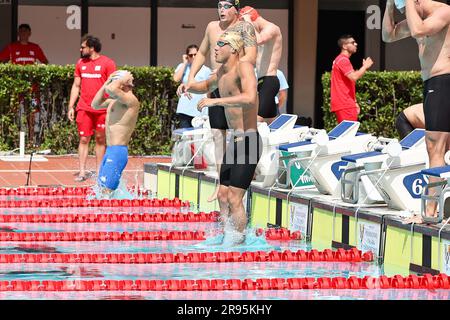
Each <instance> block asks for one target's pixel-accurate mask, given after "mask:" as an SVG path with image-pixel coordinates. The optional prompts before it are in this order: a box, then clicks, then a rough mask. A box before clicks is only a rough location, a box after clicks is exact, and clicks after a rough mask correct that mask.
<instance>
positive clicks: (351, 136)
mask: <svg viewBox="0 0 450 320" xmlns="http://www.w3.org/2000/svg"><path fill="white" fill-rule="evenodd" d="M359 126H360V123H359V122H353V121H343V122H342V123H340V124H339V125H338V126H337V127H336V128H334V129H333V130H332V131H330V133H329V134H326V133H325V132H324V131H319V132H317V133H316V135H315V136H314V137H313V138H312V140H311V141H304V142H300V143H298V144H294V145H290V146H287V147H286V146H283V147H281V148H280V149H283V148H285V150H287V151H289V152H293V153H295V154H296V157H295V158H293V159H292V160H290V161H289V163H288V168H287V169H288V172H290V170H291V167H292V166H293V165H294V164H295V163H299V164H300V166H301V167H302V168H303V169H304V170H305V171H308V172H309V173H310V174H311V176H312V178H313V181H314V184H315V186H316V188H317V189H318V190H319V192H320V193H322V194H329V195H332V196H334V197H338V196H339V195H340V184H339V180H340V178H341V175H342V173H343V171H344V169H345V168H346V167H347V162H345V161H342V159H341V158H342V156H344V155H346V154H352V153H355V152H361V151H367V150H368V146H369V145H370V143H372V142H373V141H375V140H376V138H375V137H373V136H372V135H370V134H358V129H359ZM294 183H295V182H294Z"/></svg>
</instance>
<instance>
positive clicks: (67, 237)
mask: <svg viewBox="0 0 450 320" xmlns="http://www.w3.org/2000/svg"><path fill="white" fill-rule="evenodd" d="M256 234H257V235H262V231H261V229H258V230H257V231H256ZM265 237H266V239H267V240H279V241H291V240H300V239H301V238H302V235H301V233H300V232H299V231H296V232H290V231H289V230H287V229H268V230H266V231H265ZM174 240H206V238H205V232H203V231H135V232H132V233H129V232H103V231H100V232H0V242H4V241H18V242H20V241H26V242H30V241H33V242H42V241H52V242H57V241H174Z"/></svg>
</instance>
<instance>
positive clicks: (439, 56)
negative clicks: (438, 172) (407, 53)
mask: <svg viewBox="0 0 450 320" xmlns="http://www.w3.org/2000/svg"><path fill="white" fill-rule="evenodd" d="M398 2H399V3H400V2H401V1H398ZM395 6H396V4H395V2H394V0H388V1H387V4H386V12H385V15H384V19H383V40H384V41H385V42H395V41H398V40H401V39H404V38H408V37H413V38H415V39H416V40H417V43H418V45H419V59H420V65H421V69H422V70H421V72H422V79H423V81H424V95H423V96H424V102H423V105H424V106H423V110H424V114H425V129H426V144H427V151H428V157H429V159H430V167H432V168H433V167H441V166H445V153H446V152H447V151H448V150H449V149H450V121H449V119H450V94H449V92H450V90H449V88H450V58H449V57H450V28H449V26H450V6H448V5H446V4H444V3H441V2H438V1H432V0H406V1H405V2H404V4H403V6H402V7H403V8H404V9H405V12H406V19H405V20H403V21H401V22H399V23H395V20H394V10H395ZM403 8H402V9H400V8H399V10H403ZM437 181H439V179H436V178H430V183H433V182H437ZM426 215H427V216H430V217H435V216H436V215H437V210H436V203H432V202H429V203H428V205H427V208H426ZM408 222H418V223H421V222H422V217H421V216H418V217H414V218H413V219H411V220H409V221H408Z"/></svg>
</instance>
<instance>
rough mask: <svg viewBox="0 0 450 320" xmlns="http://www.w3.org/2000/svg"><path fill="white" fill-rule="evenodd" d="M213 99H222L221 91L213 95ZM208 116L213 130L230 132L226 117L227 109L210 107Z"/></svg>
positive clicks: (216, 91) (217, 90)
mask: <svg viewBox="0 0 450 320" xmlns="http://www.w3.org/2000/svg"><path fill="white" fill-rule="evenodd" d="M211 98H213V99H214V98H220V93H219V89H216V90H215V91H214V92H213V93H211ZM208 114H209V123H210V125H211V129H220V130H228V123H227V118H226V117H225V109H224V108H223V107H221V106H214V107H209V108H208Z"/></svg>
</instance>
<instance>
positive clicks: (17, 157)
mask: <svg viewBox="0 0 450 320" xmlns="http://www.w3.org/2000/svg"><path fill="white" fill-rule="evenodd" d="M19 139H20V140H19V141H20V142H19V154H14V151H15V150H14V151H11V152H4V153H0V160H1V161H6V162H30V161H32V162H46V161H48V160H47V158H45V157H43V156H42V155H46V154H50V152H51V151H50V150H42V151H36V152H34V153H33V154H32V155H30V154H25V132H23V131H21V132H20V134H19ZM16 150H17V149H16Z"/></svg>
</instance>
